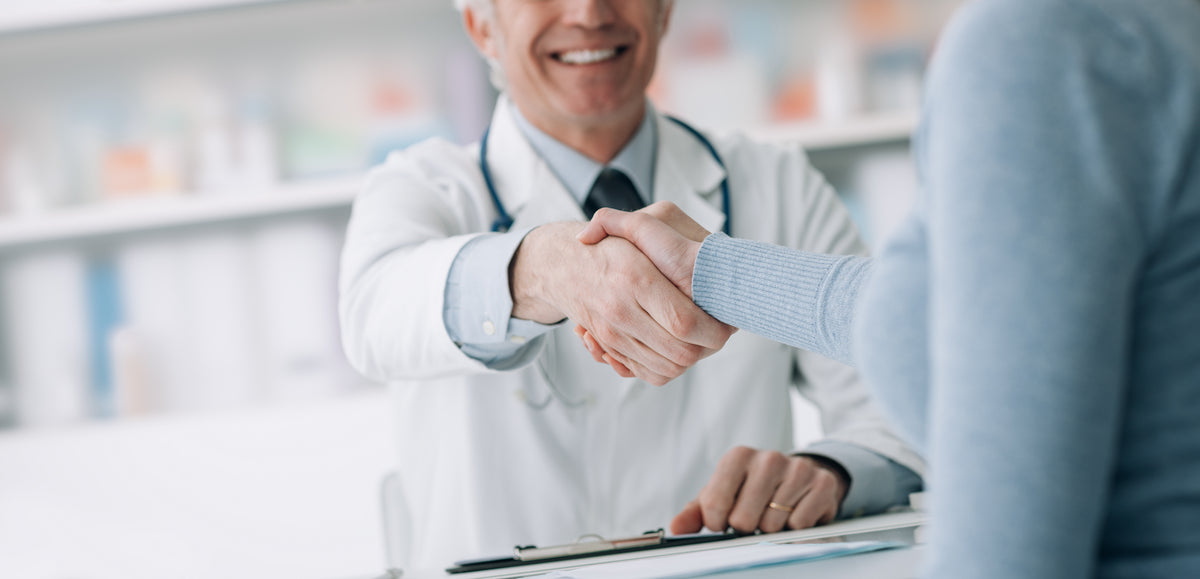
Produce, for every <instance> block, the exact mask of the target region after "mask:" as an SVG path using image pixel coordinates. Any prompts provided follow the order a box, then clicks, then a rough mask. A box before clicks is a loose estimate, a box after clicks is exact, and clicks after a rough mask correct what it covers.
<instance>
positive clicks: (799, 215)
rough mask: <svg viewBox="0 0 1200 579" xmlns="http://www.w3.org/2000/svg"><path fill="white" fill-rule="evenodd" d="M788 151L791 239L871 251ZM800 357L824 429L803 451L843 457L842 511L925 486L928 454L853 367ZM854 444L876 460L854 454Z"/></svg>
mask: <svg viewBox="0 0 1200 579" xmlns="http://www.w3.org/2000/svg"><path fill="white" fill-rule="evenodd" d="M788 156H789V157H790V161H789V162H787V163H784V164H783V165H782V166H783V167H784V169H783V171H784V173H785V177H784V178H783V179H782V180H781V181H780V182H781V183H783V184H785V185H787V186H788V187H789V189H790V190H785V191H782V192H781V193H780V194H781V195H783V196H785V201H784V202H785V206H784V212H785V213H784V214H785V215H789V216H795V217H794V219H796V223H793V224H790V226H789V228H788V231H787V236H788V239H787V243H788V244H789V245H791V246H792V247H794V248H797V249H802V250H805V251H811V252H816V253H822V254H833V255H866V254H867V247H866V245H865V244H864V243H863V241H862V238H861V236H860V235H859V233H858V229H857V228H856V227H855V225H854V222H853V220H852V219H851V217H850V213H849V211H847V209H846V207H845V205H844V204H843V203H842V202H841V200H840V199H839V198H838V196H837V194H836V192H835V191H834V189H833V187H831V186H830V185H829V183H828V182H827V181H826V180H825V178H824V176H822V175H821V174H820V173H819V172H818V171H817V170H816V169H814V168H813V166H812V165H811V164H810V163H809V161H808V158H807V156H806V155H805V154H804V152H803V151H802V150H800V148H799V147H794V148H791V149H789V153H788ZM787 203H793V204H794V205H790V206H789V205H786V204H787ZM794 355H795V359H796V367H797V374H798V380H797V384H798V387H799V389H800V393H801V394H802V395H803V396H804V397H805V398H807V399H808V400H810V401H811V402H812V403H813V404H814V405H816V406H817V408H818V410H819V411H820V415H821V421H822V430H823V432H824V434H825V438H824V439H823V440H822V441H820V442H818V443H816V444H815V445H813V446H811V447H809V448H807V449H805V451H806V452H812V453H814V454H819V455H823V456H827V457H829V458H831V459H833V460H837V461H838V462H839V463H840V464H841V465H842V466H843V467H844V468H846V470H847V472H848V473H849V474H850V478H851V488H850V489H849V492H848V494H847V497H846V500H845V501H844V503H843V510H842V514H843V515H855V514H867V513H873V512H879V511H881V510H884V509H886V508H888V507H890V506H893V505H895V504H903V503H904V502H905V501H906V500H907V497H908V494H909V493H911V492H914V491H917V490H919V489H920V484H921V481H920V476H921V475H922V474H923V472H924V468H925V464H924V461H923V460H922V458H921V457H920V456H919V455H918V454H917V453H916V452H915V451H914V450H913V449H912V448H911V447H910V446H909V445H907V444H906V443H904V442H903V441H902V440H901V439H900V438H899V436H897V435H896V434H895V433H894V432H893V430H892V429H891V427H890V426H889V424H888V423H887V421H886V419H885V418H884V415H883V413H882V412H881V410H880V408H879V407H878V406H877V405H876V403H875V401H874V400H873V399H872V398H871V396H870V394H869V392H868V390H867V388H866V386H865V385H864V384H863V382H862V380H861V378H860V377H859V374H858V372H857V371H856V370H855V369H853V368H851V367H850V366H848V365H846V364H843V363H841V362H838V361H835V360H832V359H830V358H827V357H825V356H822V355H820V354H816V353H813V352H808V351H804V350H798V349H797V350H795V351H794ZM851 445H853V446H854V447H858V448H861V449H864V450H866V451H869V453H872V454H874V455H875V456H876V458H878V460H871V457H870V456H869V455H868V454H866V453H858V452H854V451H853V449H849V447H850V446H851ZM889 463H890V464H889ZM897 468H899V469H900V470H897ZM905 471H908V473H906V472H905ZM909 474H912V475H914V476H909ZM880 481H887V482H888V483H889V484H881V482H880Z"/></svg>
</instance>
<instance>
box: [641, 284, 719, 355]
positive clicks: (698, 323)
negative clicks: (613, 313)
mask: <svg viewBox="0 0 1200 579" xmlns="http://www.w3.org/2000/svg"><path fill="white" fill-rule="evenodd" d="M663 281H664V282H665V281H666V280H665V279H664V280H663ZM668 284H669V282H667V283H664V284H651V285H650V287H647V288H646V290H645V291H642V292H638V293H637V294H636V297H637V300H638V305H640V306H642V309H643V310H644V311H645V312H646V313H647V315H649V316H650V318H651V319H653V320H654V322H655V323H656V324H658V326H659V327H661V328H663V329H664V330H665V331H666V333H667V334H669V338H668V336H662V335H653V334H652V335H651V336H652V339H653V340H654V341H651V340H647V341H646V343H647V345H648V346H649V347H650V348H652V349H654V350H656V351H658V352H662V353H663V355H664V356H666V357H668V358H670V359H671V360H672V361H674V362H675V363H676V364H679V365H681V366H688V367H690V366H692V365H694V364H695V363H696V362H698V361H700V358H701V356H700V350H699V349H697V348H694V347H691V346H698V347H699V348H701V349H703V348H707V349H710V350H720V349H721V348H723V347H724V346H725V342H726V341H728V340H729V336H731V335H733V329H732V328H731V327H730V326H727V325H725V324H723V323H721V322H719V321H717V319H716V318H714V317H712V316H710V315H708V314H707V313H705V311H704V310H702V309H700V307H699V306H697V305H696V304H695V303H694V302H692V300H691V299H690V298H688V297H687V296H686V295H684V294H683V293H682V292H680V291H678V289H677V288H675V287H674V286H672V285H668Z"/></svg>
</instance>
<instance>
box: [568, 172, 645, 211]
mask: <svg viewBox="0 0 1200 579" xmlns="http://www.w3.org/2000/svg"><path fill="white" fill-rule="evenodd" d="M645 206H646V202H645V201H642V198H641V197H640V196H638V192H637V188H636V187H634V186H633V181H630V180H629V176H628V175H626V174H625V173H622V172H621V171H619V170H617V169H604V170H603V171H600V176H599V177H596V183H595V184H593V185H592V190H591V191H590V192H589V193H588V196H587V199H586V200H584V202H583V214H584V215H586V216H587V218H588V219H591V218H592V215H595V214H596V210H597V209H600V208H601V207H612V208H613V209H620V210H621V211H637V210H638V209H641V208H643V207H645Z"/></svg>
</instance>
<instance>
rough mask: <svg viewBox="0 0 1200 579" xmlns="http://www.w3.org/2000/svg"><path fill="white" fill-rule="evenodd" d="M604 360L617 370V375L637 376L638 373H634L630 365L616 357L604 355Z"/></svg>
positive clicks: (623, 376) (624, 376)
mask: <svg viewBox="0 0 1200 579" xmlns="http://www.w3.org/2000/svg"><path fill="white" fill-rule="evenodd" d="M604 362H605V363H607V364H608V365H609V366H612V369H613V371H615V372H616V373H617V375H618V376H620V377H622V378H637V374H634V373H633V371H632V370H630V369H629V367H628V366H626V365H624V364H622V363H620V362H618V361H617V360H616V359H615V358H613V357H612V356H609V355H608V354H605V355H604Z"/></svg>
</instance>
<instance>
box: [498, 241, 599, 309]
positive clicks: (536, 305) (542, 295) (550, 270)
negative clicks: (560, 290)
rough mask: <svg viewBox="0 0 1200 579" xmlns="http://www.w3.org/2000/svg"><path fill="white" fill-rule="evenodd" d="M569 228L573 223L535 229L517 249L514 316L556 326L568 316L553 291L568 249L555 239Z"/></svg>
mask: <svg viewBox="0 0 1200 579" xmlns="http://www.w3.org/2000/svg"><path fill="white" fill-rule="evenodd" d="M566 225H571V224H550V225H543V226H540V227H537V228H534V229H533V230H532V231H530V232H529V234H528V235H526V236H525V239H524V240H522V241H521V245H519V246H518V247H517V251H516V252H515V253H514V254H513V258H512V261H511V262H510V263H509V266H508V285H509V293H510V294H511V296H512V302H513V308H512V317H514V318H517V319H521V320H530V321H534V322H538V323H540V324H546V325H550V324H556V323H558V322H561V321H562V320H563V319H564V318H566V317H567V316H566V314H565V313H563V311H562V309H560V308H559V307H557V306H556V302H555V299H554V294H553V291H552V290H553V289H554V287H555V282H554V280H553V276H554V275H555V274H556V273H557V268H556V266H555V262H556V261H557V259H556V258H558V257H560V256H561V252H562V250H563V248H564V245H563V244H562V243H555V237H556V234H557V233H559V231H558V230H559V229H564V227H563V226H566ZM579 227H582V224H579ZM575 229H576V230H577V229H578V228H575ZM572 234H573V233H572Z"/></svg>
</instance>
